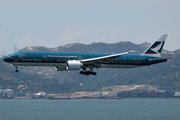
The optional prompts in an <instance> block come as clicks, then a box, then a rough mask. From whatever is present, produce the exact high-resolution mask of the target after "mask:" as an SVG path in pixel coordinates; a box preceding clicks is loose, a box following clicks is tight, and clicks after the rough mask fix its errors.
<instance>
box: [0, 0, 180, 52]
mask: <svg viewBox="0 0 180 120" xmlns="http://www.w3.org/2000/svg"><path fill="white" fill-rule="evenodd" d="M179 5H180V1H179V0H0V54H6V55H7V54H10V53H13V52H14V48H13V47H14V45H15V44H16V45H17V46H18V48H19V49H22V48H25V47H27V46H45V47H49V48H55V47H58V46H62V45H66V44H69V43H83V44H91V43H93V42H97V41H99V42H106V43H117V42H120V41H130V42H133V43H135V44H141V43H142V42H149V43H153V42H154V41H155V40H157V39H158V38H159V37H160V36H161V35H162V34H164V33H167V34H168V38H167V41H166V44H165V46H164V49H166V50H168V51H174V50H177V49H180V7H179ZM142 52H143V51H142Z"/></svg>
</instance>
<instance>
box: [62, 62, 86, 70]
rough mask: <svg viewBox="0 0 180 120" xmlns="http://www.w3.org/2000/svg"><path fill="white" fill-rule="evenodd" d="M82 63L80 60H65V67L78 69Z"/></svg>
mask: <svg viewBox="0 0 180 120" xmlns="http://www.w3.org/2000/svg"><path fill="white" fill-rule="evenodd" d="M82 66H83V64H82V63H81V62H80V61H76V60H72V61H67V63H66V69H67V70H80V69H81V67H82Z"/></svg>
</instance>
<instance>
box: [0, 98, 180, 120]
mask: <svg viewBox="0 0 180 120" xmlns="http://www.w3.org/2000/svg"><path fill="white" fill-rule="evenodd" d="M179 119H180V99H71V100H49V99H0V120H179Z"/></svg>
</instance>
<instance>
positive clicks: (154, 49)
mask: <svg viewBox="0 0 180 120" xmlns="http://www.w3.org/2000/svg"><path fill="white" fill-rule="evenodd" d="M167 36H168V34H163V35H162V36H161V37H160V38H159V39H158V40H157V41H155V42H154V43H153V44H152V45H151V46H150V47H149V48H148V49H146V50H145V51H144V52H143V53H142V55H150V56H156V57H159V56H160V53H161V51H162V48H163V46H164V43H165V41H166V38H167Z"/></svg>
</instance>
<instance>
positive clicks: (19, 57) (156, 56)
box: [4, 34, 170, 75]
mask: <svg viewBox="0 0 180 120" xmlns="http://www.w3.org/2000/svg"><path fill="white" fill-rule="evenodd" d="M166 38H167V34H163V35H162V36H161V37H160V38H159V39H158V40H157V41H155V42H154V44H152V45H151V46H150V47H149V48H148V49H147V50H145V51H144V52H143V53H142V54H140V55H134V54H129V53H132V52H133V51H129V52H124V53H118V54H100V53H61V52H17V53H12V54H10V55H8V56H7V57H5V58H4V61H5V62H7V63H10V64H12V65H13V66H15V71H16V72H18V71H19V70H18V66H51V67H55V70H57V71H68V70H81V71H80V72H79V73H80V74H84V75H90V74H91V75H96V72H94V71H93V70H94V68H97V69H98V68H135V67H140V66H149V65H152V64H156V63H161V62H166V61H167V59H170V58H162V57H160V53H161V51H162V48H163V46H164V43H165V40H166Z"/></svg>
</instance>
